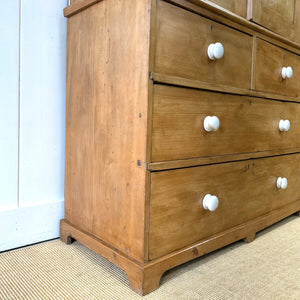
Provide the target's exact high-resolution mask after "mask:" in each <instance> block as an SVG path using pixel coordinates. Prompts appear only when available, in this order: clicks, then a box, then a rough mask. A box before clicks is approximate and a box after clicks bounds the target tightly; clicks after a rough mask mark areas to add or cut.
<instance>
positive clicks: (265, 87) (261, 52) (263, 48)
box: [254, 39, 300, 97]
mask: <svg viewBox="0 0 300 300" xmlns="http://www.w3.org/2000/svg"><path fill="white" fill-rule="evenodd" d="M283 67H291V68H292V70H293V75H292V77H291V78H285V79H283V77H282V68H283ZM299 79H300V56H298V55H296V54H294V53H291V52H289V51H286V50H284V49H282V48H279V47H277V46H274V45H272V44H270V43H268V42H265V41H263V40H261V39H257V52H256V62H255V74H254V82H255V86H254V89H256V90H258V91H264V92H270V93H275V94H281V95H287V96H292V97H298V96H299V95H300V85H299Z"/></svg>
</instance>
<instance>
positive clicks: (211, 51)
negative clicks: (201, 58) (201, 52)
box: [207, 43, 224, 60]
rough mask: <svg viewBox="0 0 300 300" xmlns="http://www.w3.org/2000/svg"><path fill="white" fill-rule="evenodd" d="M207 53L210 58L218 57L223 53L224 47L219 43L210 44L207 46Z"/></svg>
mask: <svg viewBox="0 0 300 300" xmlns="http://www.w3.org/2000/svg"><path fill="white" fill-rule="evenodd" d="M207 54H208V57H209V58H210V59H211V60H215V59H220V58H222V57H223V55H224V47H223V45H222V44H221V43H215V44H210V45H209V46H208V48H207Z"/></svg>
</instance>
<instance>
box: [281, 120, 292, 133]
mask: <svg viewBox="0 0 300 300" xmlns="http://www.w3.org/2000/svg"><path fill="white" fill-rule="evenodd" d="M290 128H291V122H290V121H289V120H280V121H279V130H280V131H289V130H290Z"/></svg>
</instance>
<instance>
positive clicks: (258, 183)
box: [150, 154, 300, 259]
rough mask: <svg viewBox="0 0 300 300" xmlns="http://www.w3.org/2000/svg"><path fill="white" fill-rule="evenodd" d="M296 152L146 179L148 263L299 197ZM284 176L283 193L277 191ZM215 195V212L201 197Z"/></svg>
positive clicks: (298, 172)
mask: <svg viewBox="0 0 300 300" xmlns="http://www.w3.org/2000/svg"><path fill="white" fill-rule="evenodd" d="M299 164H300V154H293V155H286V156H279V157H272V158H263V159H254V160H247V161H241V162H234V163H225V164H218V165H210V166H202V167H194V168H187V169H178V170H172V171H162V172H155V173H152V175H151V204H150V206H151V207H150V209H151V217H150V218H151V220H150V259H154V258H157V257H160V256H162V255H165V254H167V253H170V252H172V251H174V250H176V249H180V248H183V247H185V246H188V245H190V244H192V243H194V242H197V241H200V240H201V239H204V238H206V237H209V236H212V235H214V234H217V233H220V232H223V231H225V230H228V229H230V228H232V227H234V226H236V225H239V224H242V223H244V222H246V221H248V220H251V219H254V218H256V217H259V216H261V215H263V214H266V213H268V212H270V211H272V210H274V209H276V208H280V207H282V206H284V205H286V204H287V203H290V202H292V201H295V200H298V199H300V191H299V181H300V168H298V166H299ZM278 177H286V178H287V180H288V186H287V188H286V189H284V190H283V189H278V188H277V187H276V182H277V178H278ZM206 194H211V195H216V196H217V197H218V199H219V207H218V208H217V209H216V210H215V211H209V210H205V209H204V208H203V204H202V202H203V197H204V196H205V195H206Z"/></svg>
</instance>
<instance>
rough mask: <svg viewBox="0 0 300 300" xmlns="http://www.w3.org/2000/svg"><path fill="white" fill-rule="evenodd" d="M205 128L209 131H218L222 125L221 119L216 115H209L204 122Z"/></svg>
mask: <svg viewBox="0 0 300 300" xmlns="http://www.w3.org/2000/svg"><path fill="white" fill-rule="evenodd" d="M203 125H204V129H205V130H206V131H208V132H210V131H217V130H218V129H219V127H220V120H219V118H218V117H216V116H212V117H211V116H207V117H205V119H204V122H203Z"/></svg>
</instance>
